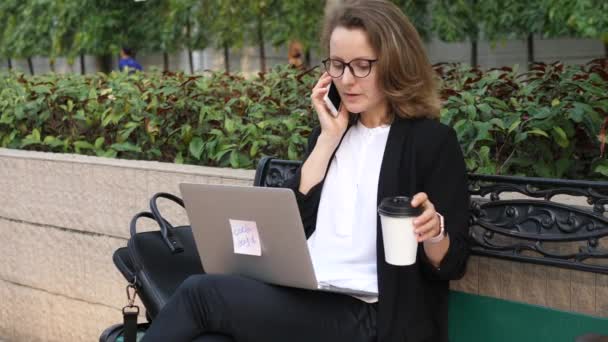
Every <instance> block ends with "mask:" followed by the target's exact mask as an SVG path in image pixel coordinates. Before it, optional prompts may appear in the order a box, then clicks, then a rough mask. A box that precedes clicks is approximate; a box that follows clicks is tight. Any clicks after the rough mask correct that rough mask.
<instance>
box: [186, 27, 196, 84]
mask: <svg viewBox="0 0 608 342" xmlns="http://www.w3.org/2000/svg"><path fill="white" fill-rule="evenodd" d="M186 38H187V44H186V46H187V47H188V63H189V64H190V74H194V62H193V61H192V49H191V47H190V19H188V21H186Z"/></svg>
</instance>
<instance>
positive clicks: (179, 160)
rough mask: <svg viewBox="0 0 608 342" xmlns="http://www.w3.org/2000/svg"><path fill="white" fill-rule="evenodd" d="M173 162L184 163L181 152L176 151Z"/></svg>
mask: <svg viewBox="0 0 608 342" xmlns="http://www.w3.org/2000/svg"><path fill="white" fill-rule="evenodd" d="M173 162H174V163H176V164H183V163H184V157H183V156H182V153H181V152H178V153H177V155H176V156H175V159H174V160H173Z"/></svg>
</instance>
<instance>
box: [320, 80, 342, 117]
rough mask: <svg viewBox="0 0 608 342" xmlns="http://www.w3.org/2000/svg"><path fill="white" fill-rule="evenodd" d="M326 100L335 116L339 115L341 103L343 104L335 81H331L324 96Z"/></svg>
mask: <svg viewBox="0 0 608 342" xmlns="http://www.w3.org/2000/svg"><path fill="white" fill-rule="evenodd" d="M323 100H325V105H327V108H328V109H329V112H330V113H331V114H332V115H333V116H338V112H339V111H340V105H341V104H342V99H340V93H338V88H336V85H335V84H334V81H331V84H330V85H329V91H328V92H327V94H325V97H324V98H323Z"/></svg>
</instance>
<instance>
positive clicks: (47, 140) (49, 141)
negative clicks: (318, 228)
mask: <svg viewBox="0 0 608 342" xmlns="http://www.w3.org/2000/svg"><path fill="white" fill-rule="evenodd" d="M42 143H43V144H44V145H46V146H50V147H51V148H57V147H60V146H63V145H64V141H62V140H61V139H59V138H57V137H54V136H51V135H47V136H46V137H44V140H43V141H42Z"/></svg>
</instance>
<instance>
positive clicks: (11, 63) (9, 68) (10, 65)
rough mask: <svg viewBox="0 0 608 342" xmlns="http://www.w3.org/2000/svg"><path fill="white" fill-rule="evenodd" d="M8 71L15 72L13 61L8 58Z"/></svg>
mask: <svg viewBox="0 0 608 342" xmlns="http://www.w3.org/2000/svg"><path fill="white" fill-rule="evenodd" d="M8 70H13V61H12V60H11V59H10V58H8Z"/></svg>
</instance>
